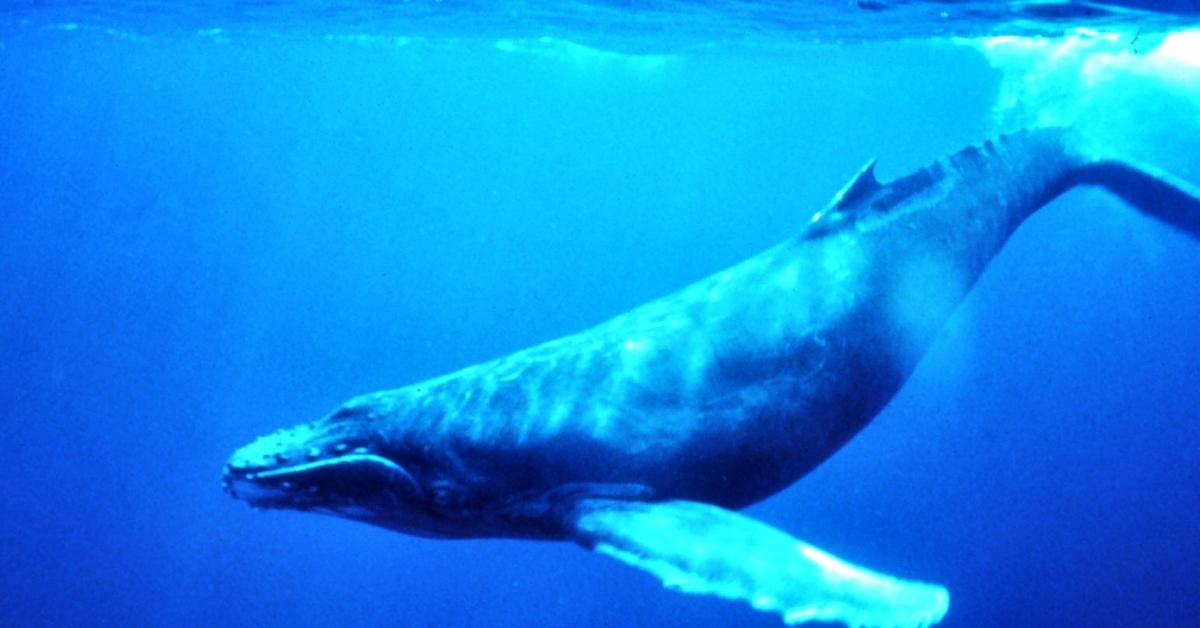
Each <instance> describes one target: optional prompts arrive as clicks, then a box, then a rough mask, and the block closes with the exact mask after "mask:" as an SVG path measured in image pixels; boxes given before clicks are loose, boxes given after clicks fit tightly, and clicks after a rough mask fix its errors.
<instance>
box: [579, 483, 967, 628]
mask: <svg viewBox="0 0 1200 628" xmlns="http://www.w3.org/2000/svg"><path fill="white" fill-rule="evenodd" d="M564 523H565V524H566V526H565V527H566V529H567V531H568V533H569V535H570V536H571V537H572V538H574V539H575V540H576V541H577V542H579V543H580V544H581V545H583V546H585V547H589V548H591V549H593V550H595V551H597V552H599V553H601V554H605V555H607V556H611V557H613V558H616V559H617V560H619V561H621V562H623V563H626V564H629V565H632V566H634V567H637V568H639V569H642V570H645V571H648V572H650V573H652V574H654V575H655V576H658V578H659V579H660V580H662V582H663V585H664V586H666V587H667V588H669V589H674V590H676V591H680V592H683V593H694V594H701V595H716V596H719V597H723V598H727V599H732V600H741V601H743V602H747V603H749V604H750V605H751V606H753V607H754V608H755V610H759V611H764V612H775V613H779V614H781V615H783V620H784V622H785V623H787V624H788V625H792V624H799V623H804V622H809V621H825V622H842V623H844V624H846V625H848V626H860V627H864V628H883V627H885V626H886V627H889V628H918V627H923V626H929V625H930V624H933V623H936V622H937V621H939V620H940V619H941V618H942V616H943V615H945V614H946V609H947V607H948V606H949V600H950V597H949V594H947V593H946V590H945V589H943V588H942V587H940V586H937V585H934V584H925V583H922V582H911V581H906V580H900V579H899V578H893V577H891V576H887V575H884V574H881V573H878V572H874V571H871V570H869V569H864V568H862V567H859V566H856V565H852V564H850V563H848V562H846V561H843V560H841V559H839V558H837V557H834V556H831V555H829V554H827V553H825V552H823V551H821V550H819V549H817V548H815V547H813V546H811V545H809V544H807V543H805V542H803V541H800V540H797V539H795V538H792V537H791V536H789V535H788V534H786V533H785V532H782V531H780V530H777V529H775V528H773V527H771V526H769V525H767V524H765V523H762V522H760V521H757V520H755V519H751V518H750V517H747V516H745V515H740V514H738V513H736V512H733V511H729V510H725V509H724V508H719V507H717V506H713V505H710V504H704V503H700V502H689V501H668V502H654V503H651V502H644V501H629V500H614V499H604V498H586V499H583V500H581V501H579V502H578V503H576V504H575V507H574V510H573V511H572V513H571V515H569V517H568V520H567V521H565V522H564Z"/></svg>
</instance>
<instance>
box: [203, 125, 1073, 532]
mask: <svg viewBox="0 0 1200 628" xmlns="http://www.w3.org/2000/svg"><path fill="white" fill-rule="evenodd" d="M1078 165H1079V162H1078V160H1077V159H1075V158H1074V157H1072V156H1071V154H1070V153H1069V151H1067V150H1066V149H1065V148H1064V142H1063V140H1062V135H1061V133H1059V132H1057V131H1040V132H1030V133H1021V134H1017V135H1012V136H1007V137H1004V138H1002V139H1000V140H997V141H995V142H988V143H986V144H984V145H983V146H982V147H978V148H968V149H966V150H963V151H961V152H959V153H956V154H954V155H952V156H950V157H947V158H945V159H942V160H940V161H938V162H936V163H934V164H933V165H931V166H929V167H927V168H925V169H922V170H920V171H918V172H916V173H914V174H912V175H909V176H906V177H904V178H902V179H898V180H896V181H894V182H892V183H890V184H888V185H886V186H879V185H877V184H875V182H874V179H873V176H872V175H871V174H870V173H869V172H868V173H867V174H866V176H865V177H864V178H862V179H860V181H859V182H858V185H856V186H854V187H853V189H848V190H847V191H845V192H844V193H843V195H840V196H839V198H838V199H835V201H834V203H832V204H831V205H830V207H828V208H827V209H826V210H824V211H822V212H820V213H819V214H818V215H817V216H815V217H812V220H811V222H810V216H812V214H810V213H807V212H804V213H801V212H798V216H797V218H798V220H797V232H798V233H797V235H796V236H794V237H792V238H791V239H789V240H787V241H786V242H783V243H781V244H779V245H777V246H775V247H773V248H771V249H770V250H767V251H765V252H763V253H762V254H760V255H757V256H755V257H753V258H751V259H749V260H746V261H745V262H742V263H740V264H738V265H736V266H734V267H732V268H730V269H728V270H725V271H722V272H720V273H717V274H715V275H713V276H711V277H708V278H706V279H703V280H701V281H699V282H697V283H695V284H693V285H691V286H688V287H687V288H684V289H682V290H680V291H679V292H676V293H674V294H672V295H669V296H666V297H663V298H661V299H659V300H657V301H653V302H651V303H648V304H646V305H644V306H641V307H638V308H636V309H634V310H632V311H630V312H627V313H625V314H622V315H620V316H617V317H616V318H614V319H612V320H610V321H608V322H606V323H603V324H601V325H598V326H596V327H594V328H592V329H589V330H586V331H583V332H580V333H577V334H574V335H571V336H567V337H565V338H560V339H558V340H554V341H551V342H547V343H545V344H542V345H538V346H535V347H532V348H529V349H526V350H524V351H520V352H517V353H514V354H512V355H510V356H507V357H503V358H500V359H497V360H493V361H490V362H487V363H484V364H480V365H477V366H472V367H469V368H466V369H463V370H461V371H458V372H456V373H452V374H449V375H446V376H443V377H439V378H436V379H433V380H430V381H426V382H422V383H418V384H414V385H410V386H407V387H404V388H399V389H396V390H389V391H384V392H378V393H374V394H370V395H365V396H361V397H358V398H355V399H353V400H351V401H349V402H348V403H346V404H345V405H344V406H342V407H341V408H339V409H338V410H337V411H336V412H334V413H333V414H332V415H330V416H329V417H327V418H325V419H323V420H322V421H319V422H317V423H314V424H311V425H307V426H301V427H299V428H295V429H292V430H284V431H282V432H279V433H277V434H275V435H272V436H269V437H265V438H264V439H260V440H259V441H258V442H256V443H255V444H253V445H250V446H248V447H246V448H243V450H241V451H239V452H238V453H237V454H235V456H234V457H233V459H231V461H230V465H229V467H228V469H227V482H228V484H227V485H228V486H230V487H231V491H233V492H235V493H239V494H241V495H243V496H247V497H248V498H249V499H250V500H251V501H252V503H256V504H257V505H261V506H266V507H283V508H296V509H301V510H308V509H316V510H324V511H330V512H333V513H334V514H338V515H340V516H344V517H350V518H354V519H359V520H364V521H368V522H370V523H374V524H376V525H382V526H385V527H389V528H393V529H397V530H402V531H405V532H409V533H414V534H421V535H430V536H454V537H459V536H509V537H526V538H563V536H564V531H563V530H562V525H564V524H563V522H562V521H563V516H562V515H563V514H564V512H565V511H567V510H569V509H570V508H571V504H572V503H573V502H574V501H575V500H576V499H578V498H579V497H584V496H610V497H618V498H621V497H628V498H635V499H644V500H663V499H687V500H694V501H701V502H708V503H712V504H717V505H720V506H724V507H727V508H732V509H737V508H742V507H744V506H746V505H749V504H752V503H754V502H756V501H758V500H761V499H763V498H765V497H767V496H769V495H771V494H773V493H775V492H776V491H779V490H781V489H783V488H784V487H786V486H788V485H789V484H791V483H792V482H794V481H795V480H797V479H798V478H800V477H801V476H803V475H804V474H806V473H808V472H809V471H810V470H812V469H813V468H814V467H815V466H816V465H818V464H820V463H821V462H822V461H823V460H825V459H826V458H827V457H829V456H830V455H831V454H832V453H833V452H835V451H837V449H838V448H839V447H841V446H842V445H843V444H844V443H845V442H846V441H847V440H848V439H849V438H850V437H852V436H853V435H854V434H855V433H857V432H858V431H859V430H860V429H862V428H863V426H865V425H866V424H867V423H868V422H869V421H870V420H871V418H872V417H874V416H875V415H876V414H877V413H878V412H879V411H880V410H881V409H882V408H883V407H884V406H885V405H886V404H887V403H888V401H889V400H890V399H891V398H892V396H893V395H895V394H896V392H897V391H898V390H899V389H900V387H901V385H902V384H903V383H904V381H905V379H906V378H907V377H908V376H909V375H910V373H911V372H912V371H913V368H914V366H915V365H916V363H917V361H918V359H919V358H920V357H921V355H922V354H923V353H924V351H925V350H926V348H927V347H928V346H929V345H930V344H931V342H932V340H933V338H934V336H935V335H936V333H937V331H938V329H939V328H940V327H941V325H942V323H943V322H944V321H945V320H946V318H947V317H948V316H949V315H950V314H951V313H952V312H953V310H954V309H955V307H956V306H957V305H958V304H959V302H960V301H961V300H962V299H963V297H964V296H965V295H966V293H967V291H968V290H969V289H970V287H971V285H972V284H973V283H974V282H975V280H976V279H977V278H978V277H979V275H980V273H981V272H982V271H983V269H984V268H985V266H986V265H987V264H988V262H989V261H990V260H991V259H992V258H993V257H994V256H995V255H996V253H997V252H998V251H999V250H1000V248H1001V247H1002V246H1003V244H1004V242H1005V241H1006V240H1007V239H1008V237H1009V236H1010V235H1011V234H1012V233H1013V231H1014V230H1015V229H1016V228H1017V226H1018V225H1019V224H1020V223H1021V222H1022V221H1023V220H1024V219H1025V218H1026V217H1027V216H1029V215H1030V214H1031V213H1032V212H1034V211H1035V210H1036V209H1037V208H1039V207H1041V206H1042V205H1043V204H1045V203H1046V202H1048V201H1049V200H1050V199H1051V198H1053V197H1054V196H1056V195H1057V194H1059V193H1060V192H1062V191H1063V190H1065V189H1066V188H1067V187H1069V186H1070V185H1073V184H1074V183H1075V180H1074V179H1073V177H1074V176H1075V173H1076V170H1077V167H1078ZM839 201H840V202H839ZM347 454H351V455H350V456H349V457H345V458H339V456H346V455H347ZM306 461H307V462H306ZM326 462H327V464H325V463H326ZM312 463H321V464H316V465H315V466H314V464H312ZM264 472H266V473H264Z"/></svg>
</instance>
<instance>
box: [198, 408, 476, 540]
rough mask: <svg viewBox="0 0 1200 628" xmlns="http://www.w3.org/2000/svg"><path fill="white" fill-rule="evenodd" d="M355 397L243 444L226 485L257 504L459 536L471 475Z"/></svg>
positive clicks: (226, 473) (228, 470) (468, 506)
mask: <svg viewBox="0 0 1200 628" xmlns="http://www.w3.org/2000/svg"><path fill="white" fill-rule="evenodd" d="M455 471H456V469H455V465H452V464H445V461H444V460H440V459H432V458H431V457H430V455H429V454H428V448H423V447H419V446H413V445H412V444H411V439H407V438H405V435H404V434H403V433H397V432H396V430H395V429H394V427H391V426H389V423H388V422H387V421H385V420H383V417H382V416H381V413H380V412H379V409H378V407H377V406H375V405H374V404H371V403H367V402H364V401H363V400H352V401H351V402H348V403H347V404H345V405H343V406H342V407H340V408H338V409H337V410H336V411H334V412H333V413H332V414H330V415H329V416H327V417H325V418H324V419H321V420H319V421H316V422H314V423H308V424H304V425H298V426H296V427H291V428H287V429H282V430H279V431H277V432H275V433H273V434H268V435H266V436H262V437H260V438H258V439H256V440H255V441H254V442H252V443H250V444H248V445H246V446H244V447H241V448H240V449H238V450H237V451H235V452H234V454H233V455H232V456H231V457H230V458H229V461H228V462H227V463H226V465H225V469H224V478H223V481H222V485H223V486H224V488H225V490H226V492H228V493H229V494H230V495H232V496H233V497H235V498H237V499H242V500H244V501H246V502H248V503H249V504H250V505H251V506H253V507H255V508H263V509H286V510H299V511H305V512H319V513H325V514H331V515H335V516H338V517H343V518H347V519H353V520H357V521H363V522H366V523H370V524H374V525H378V526H382V527H385V528H389V529H394V530H399V531H402V532H406V533H409V534H418V535H423V536H458V535H459V534H460V533H459V532H457V528H458V527H459V526H460V525H461V522H462V520H463V519H465V518H469V515H470V512H469V511H470V509H471V504H469V503H468V496H469V495H470V494H471V490H470V483H469V481H467V480H466V479H464V478H462V477H458V476H459V475H460V474H457V473H455Z"/></svg>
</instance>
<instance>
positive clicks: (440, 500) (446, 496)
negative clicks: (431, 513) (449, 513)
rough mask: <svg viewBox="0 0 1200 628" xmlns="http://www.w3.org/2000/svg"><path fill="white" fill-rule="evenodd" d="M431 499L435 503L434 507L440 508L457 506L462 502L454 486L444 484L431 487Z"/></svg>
mask: <svg viewBox="0 0 1200 628" xmlns="http://www.w3.org/2000/svg"><path fill="white" fill-rule="evenodd" d="M429 499H430V501H432V502H433V505H434V506H437V507H439V508H446V507H448V506H457V505H458V504H459V502H460V501H462V500H461V499H460V495H459V494H458V491H456V490H455V488H454V485H453V484H442V483H439V484H434V485H433V486H431V487H429Z"/></svg>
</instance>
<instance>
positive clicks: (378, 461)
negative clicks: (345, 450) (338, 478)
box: [242, 453, 417, 486]
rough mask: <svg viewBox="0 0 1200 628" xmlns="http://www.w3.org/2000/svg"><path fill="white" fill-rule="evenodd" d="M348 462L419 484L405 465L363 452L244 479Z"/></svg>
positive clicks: (315, 470) (257, 472)
mask: <svg viewBox="0 0 1200 628" xmlns="http://www.w3.org/2000/svg"><path fill="white" fill-rule="evenodd" d="M346 464H351V465H356V464H367V465H379V466H380V467H382V468H384V469H386V470H387V471H388V472H391V473H395V474H398V475H400V476H401V477H403V478H404V479H406V480H408V481H409V482H411V483H412V484H413V486H416V484H417V481H416V479H415V478H413V476H412V475H411V474H409V472H408V471H405V470H404V467H402V466H400V465H398V464H396V463H395V462H392V461H391V460H388V459H387V458H384V457H383V456H380V455H377V454H361V453H353V454H346V455H344V456H337V457H334V458H326V459H324V460H315V461H313V462H302V463H300V464H293V465H288V466H284V467H275V468H273V469H267V470H265V471H252V472H250V473H246V474H245V475H243V476H242V477H243V478H244V479H247V480H251V481H253V480H270V479H277V478H282V477H290V476H294V475H300V474H306V473H313V472H318V471H321V470H323V469H325V468H326V467H331V466H340V465H346Z"/></svg>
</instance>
